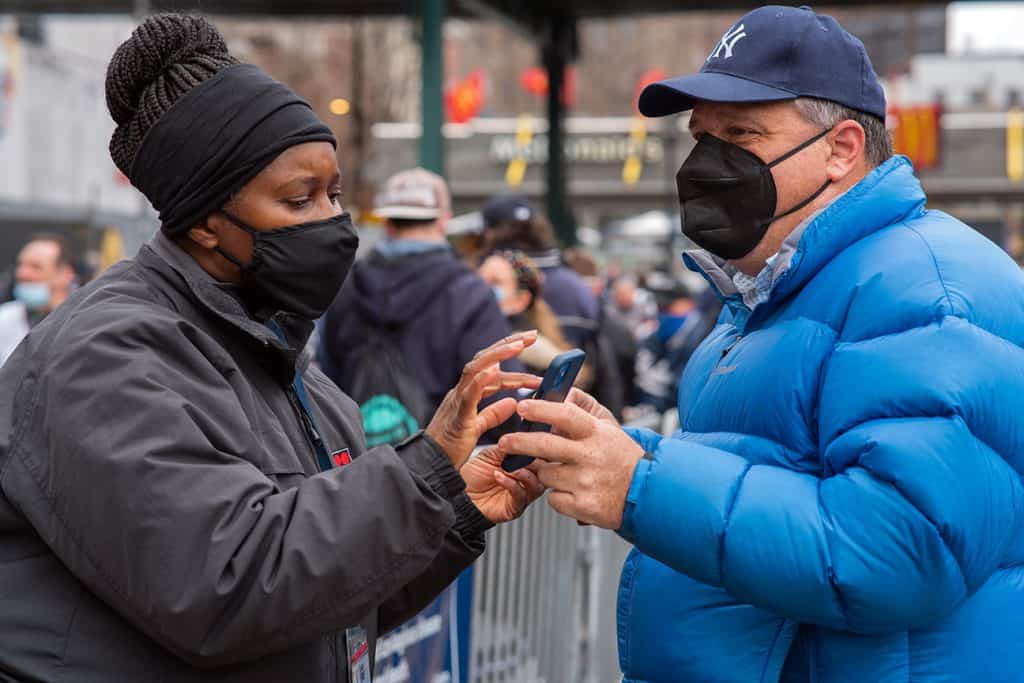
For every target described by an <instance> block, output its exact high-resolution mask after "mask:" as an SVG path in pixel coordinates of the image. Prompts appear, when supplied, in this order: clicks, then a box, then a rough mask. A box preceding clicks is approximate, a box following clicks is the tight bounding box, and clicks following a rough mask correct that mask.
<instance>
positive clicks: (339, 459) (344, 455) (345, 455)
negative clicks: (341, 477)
mask: <svg viewBox="0 0 1024 683" xmlns="http://www.w3.org/2000/svg"><path fill="white" fill-rule="evenodd" d="M331 460H332V461H333V462H334V465H335V466H336V467H344V466H345V465H347V464H349V463H350V462H352V454H351V453H350V452H349V450H348V449H347V448H343V449H342V450H340V451H335V452H334V453H331Z"/></svg>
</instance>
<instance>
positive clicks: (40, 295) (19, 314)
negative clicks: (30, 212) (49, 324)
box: [0, 233, 75, 365]
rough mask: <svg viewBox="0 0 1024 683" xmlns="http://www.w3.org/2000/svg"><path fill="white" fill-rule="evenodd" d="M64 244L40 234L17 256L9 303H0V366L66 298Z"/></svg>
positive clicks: (69, 273)
mask: <svg viewBox="0 0 1024 683" xmlns="http://www.w3.org/2000/svg"><path fill="white" fill-rule="evenodd" d="M71 262H72V257H71V253H70V250H69V248H68V244H67V241H66V240H65V239H64V238H63V237H62V236H61V235H57V234H51V233H41V234H39V235H36V236H34V237H33V238H32V239H31V240H29V242H28V244H26V245H25V246H24V247H22V249H21V251H20V252H19V253H18V260H17V264H16V266H15V270H14V279H13V287H12V289H11V294H12V297H13V298H12V300H11V301H8V302H7V303H4V304H0V365H2V364H3V362H4V361H6V360H7V357H8V356H9V355H10V354H11V353H12V352H13V351H14V349H15V348H16V347H17V346H18V344H19V343H21V340H22V338H24V336H25V335H26V334H28V331H29V330H30V329H32V328H33V327H35V325H36V324H38V323H39V322H40V321H41V320H42V319H43V318H45V317H46V316H47V315H48V314H49V313H50V312H51V311H53V310H54V309H55V308H57V307H58V306H60V305H61V304H62V303H64V301H65V300H66V299H67V298H68V294H69V293H70V292H71V289H72V288H73V286H74V283H75V271H74V268H72V266H71Z"/></svg>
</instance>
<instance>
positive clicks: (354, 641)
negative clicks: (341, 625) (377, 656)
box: [345, 626, 371, 683]
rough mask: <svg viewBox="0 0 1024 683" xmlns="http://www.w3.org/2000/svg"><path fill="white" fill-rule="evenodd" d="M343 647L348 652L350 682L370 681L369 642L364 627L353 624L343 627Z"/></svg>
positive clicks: (363, 682)
mask: <svg viewBox="0 0 1024 683" xmlns="http://www.w3.org/2000/svg"><path fill="white" fill-rule="evenodd" d="M345 649H346V650H347V654H348V680H349V682H350V683H370V681H371V676H370V643H369V641H368V640H367V638H366V629H365V628H363V627H362V626H353V627H352V628H347V629H345Z"/></svg>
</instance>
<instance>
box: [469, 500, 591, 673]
mask: <svg viewBox="0 0 1024 683" xmlns="http://www.w3.org/2000/svg"><path fill="white" fill-rule="evenodd" d="M488 533H489V535H488V539H487V546H488V547H487V552H486V553H485V554H484V556H483V558H481V560H480V561H479V563H478V564H477V565H476V568H475V571H474V584H473V620H472V627H471V636H470V637H471V641H470V665H469V681H470V683H572V682H574V681H577V680H578V668H579V645H580V637H581V632H582V631H581V621H580V614H579V604H580V597H581V593H582V590H581V588H582V587H581V585H580V584H579V581H578V579H579V576H580V563H579V541H580V537H581V534H580V528H579V527H578V526H577V524H576V522H574V521H573V520H571V519H568V518H566V517H562V516H561V515H559V514H557V513H556V512H555V511H554V510H552V509H551V507H550V506H548V505H547V502H546V500H540V501H537V502H536V503H535V504H534V505H532V506H530V508H529V509H528V510H527V511H526V513H525V514H524V515H523V518H522V519H521V520H519V521H518V522H516V523H514V524H505V525H502V526H500V527H497V528H495V529H493V530H491V531H490V532H488Z"/></svg>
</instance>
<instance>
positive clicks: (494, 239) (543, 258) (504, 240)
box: [481, 194, 598, 347]
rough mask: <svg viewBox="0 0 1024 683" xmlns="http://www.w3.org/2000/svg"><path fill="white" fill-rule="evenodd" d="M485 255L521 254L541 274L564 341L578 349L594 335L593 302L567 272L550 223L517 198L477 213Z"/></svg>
mask: <svg viewBox="0 0 1024 683" xmlns="http://www.w3.org/2000/svg"><path fill="white" fill-rule="evenodd" d="M481 213H482V215H483V221H484V229H485V243H486V245H487V250H488V251H496V250H518V251H523V252H525V253H526V255H527V256H529V257H530V258H531V259H532V260H533V262H534V263H535V264H536V265H537V267H538V268H540V270H541V272H543V273H544V280H545V283H546V284H545V288H544V300H545V301H546V302H547V303H548V305H549V306H551V308H552V309H553V310H554V311H555V313H556V314H557V315H558V319H559V322H560V323H561V325H562V332H563V333H564V334H565V338H566V339H567V340H569V342H571V343H572V344H573V345H575V346H579V347H582V346H583V344H584V342H585V341H587V340H588V339H590V338H591V337H592V336H593V335H594V330H595V327H596V323H597V318H598V306H597V300H596V299H595V298H594V295H593V294H592V293H591V291H590V288H589V287H588V286H587V284H586V283H585V282H584V281H583V279H582V278H581V277H580V276H579V275H577V274H576V273H575V272H573V271H572V270H571V269H569V268H568V267H567V266H566V265H565V263H564V262H563V260H562V253H561V251H560V249H559V248H558V243H557V242H556V240H555V232H554V229H553V228H552V227H551V222H550V221H549V220H548V219H547V218H546V217H545V216H544V215H543V214H541V213H540V212H538V211H536V210H535V209H534V208H533V207H532V206H531V205H530V203H529V202H528V201H527V200H526V198H525V197H523V196H521V195H515V194H510V195H497V196H495V197H492V198H491V199H490V200H489V201H488V202H487V204H485V205H484V207H483V210H482V211H481Z"/></svg>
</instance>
